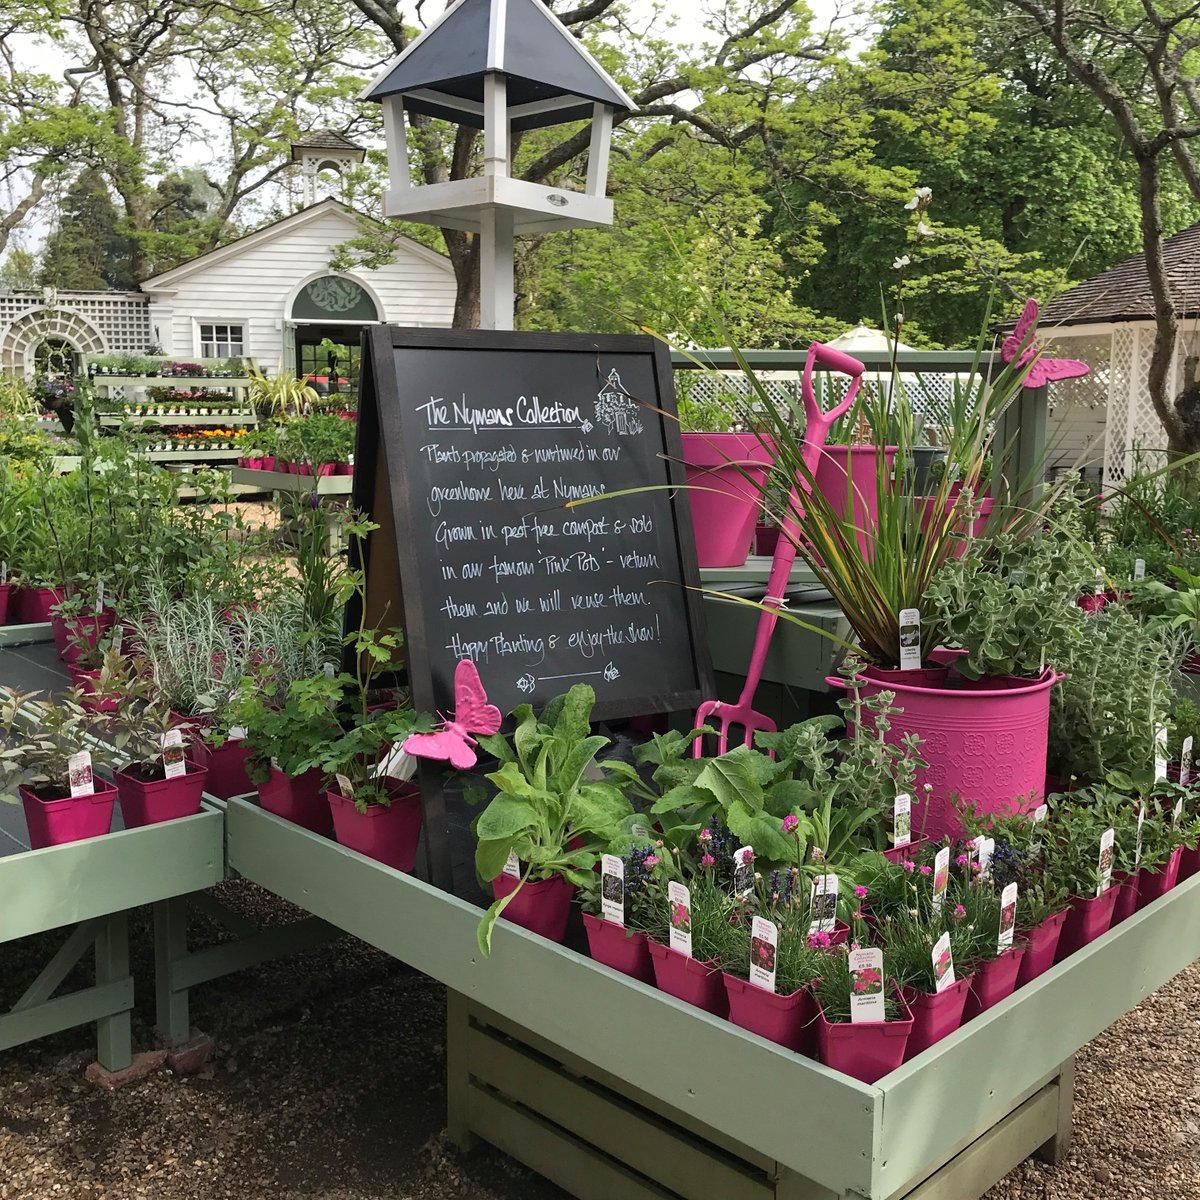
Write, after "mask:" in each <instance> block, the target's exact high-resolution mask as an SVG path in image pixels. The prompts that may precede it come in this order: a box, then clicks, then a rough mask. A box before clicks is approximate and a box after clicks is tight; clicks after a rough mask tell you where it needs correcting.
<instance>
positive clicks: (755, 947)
mask: <svg viewBox="0 0 1200 1200" xmlns="http://www.w3.org/2000/svg"><path fill="white" fill-rule="evenodd" d="M778 942H779V930H778V929H776V928H775V922H774V921H768V920H767V919H766V917H755V918H754V920H753V921H751V922H750V982H751V983H753V984H754V985H755V986H756V987H760V988H766V990H767V991H768V992H773V991H774V990H775V950H776V946H777V944H778Z"/></svg>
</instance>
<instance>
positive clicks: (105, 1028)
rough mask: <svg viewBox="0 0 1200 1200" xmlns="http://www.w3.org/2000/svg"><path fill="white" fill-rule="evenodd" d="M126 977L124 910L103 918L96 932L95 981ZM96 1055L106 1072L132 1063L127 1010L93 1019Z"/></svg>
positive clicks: (131, 1035) (131, 1040)
mask: <svg viewBox="0 0 1200 1200" xmlns="http://www.w3.org/2000/svg"><path fill="white" fill-rule="evenodd" d="M128 978H129V920H128V917H127V915H126V914H125V913H124V912H116V913H112V914H110V915H109V916H107V917H105V918H103V920H102V923H101V926H100V930H99V932H98V933H97V935H96V984H97V986H100V985H103V984H106V983H119V982H121V981H122V980H125V979H128ZM96 1057H97V1058H98V1059H99V1060H100V1065H101V1066H102V1067H105V1068H106V1069H107V1070H109V1071H123V1070H124V1069H125V1068H126V1067H128V1066H129V1065H130V1064H131V1063H132V1062H133V1032H132V1027H131V1021H130V1010H129V1009H125V1010H124V1011H122V1012H119V1013H114V1014H112V1015H111V1016H107V1017H101V1018H100V1020H99V1021H97V1022H96Z"/></svg>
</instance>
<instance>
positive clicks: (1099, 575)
mask: <svg viewBox="0 0 1200 1200" xmlns="http://www.w3.org/2000/svg"><path fill="white" fill-rule="evenodd" d="M1105 590H1106V589H1105V586H1104V572H1103V570H1101V568H1100V567H1097V568H1096V595H1097V596H1103V595H1104V593H1105Z"/></svg>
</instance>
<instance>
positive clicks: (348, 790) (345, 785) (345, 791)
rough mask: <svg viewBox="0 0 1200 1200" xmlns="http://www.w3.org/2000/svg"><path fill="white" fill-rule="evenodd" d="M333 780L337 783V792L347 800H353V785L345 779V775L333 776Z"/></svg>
mask: <svg viewBox="0 0 1200 1200" xmlns="http://www.w3.org/2000/svg"><path fill="white" fill-rule="evenodd" d="M334 779H335V780H336V782H337V786H338V791H339V792H341V794H342V795H343V796H345V797H346V799H347V800H353V799H354V785H353V784H352V783H351V782H350V780H349V779H347V778H346V776H345V775H335V776H334Z"/></svg>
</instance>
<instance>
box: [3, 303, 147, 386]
mask: <svg viewBox="0 0 1200 1200" xmlns="http://www.w3.org/2000/svg"><path fill="white" fill-rule="evenodd" d="M46 338H63V339H65V340H66V341H68V342H69V343H70V344H71V345H73V346H74V347H75V349H76V350H79V351H80V352H81V353H94V352H97V351H101V350H109V351H114V352H118V353H120V352H126V353H137V352H139V351H144V350H146V349H148V348H149V346H150V341H151V338H150V309H149V302H148V300H147V298H146V297H145V296H143V295H141V294H140V293H138V292H59V293H57V294H56V295H52V296H49V297H47V296H46V295H44V294H43V293H41V292H0V367H2V368H3V369H5V370H9V371H13V370H15V371H29V370H31V369H32V365H33V364H32V354H33V353H34V350H35V349H36V347H37V345H38V344H40V343H41V342H42V341H43V340H45V339H46Z"/></svg>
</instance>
